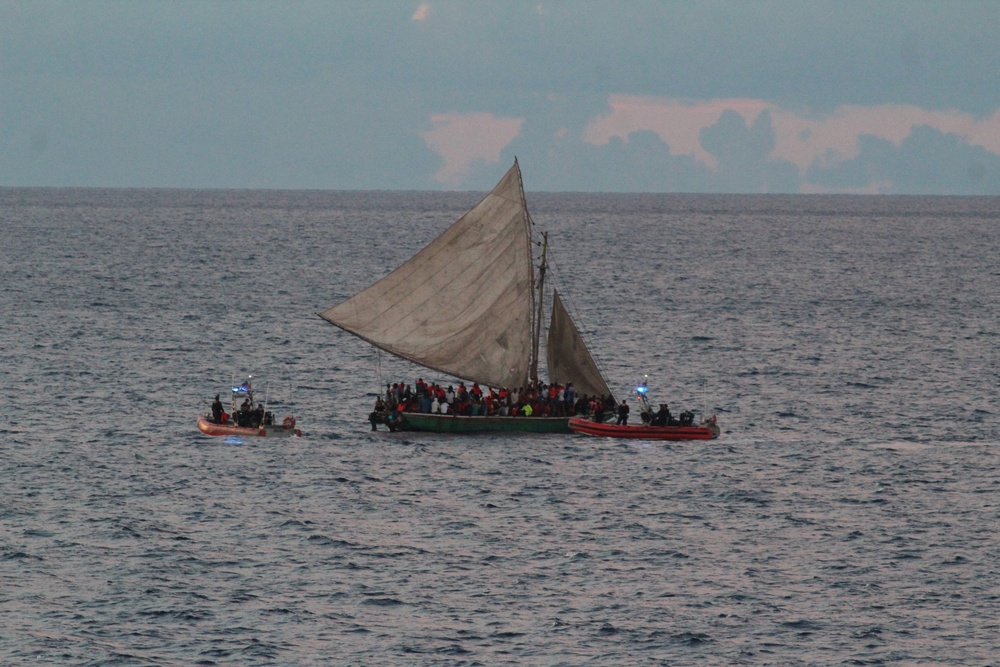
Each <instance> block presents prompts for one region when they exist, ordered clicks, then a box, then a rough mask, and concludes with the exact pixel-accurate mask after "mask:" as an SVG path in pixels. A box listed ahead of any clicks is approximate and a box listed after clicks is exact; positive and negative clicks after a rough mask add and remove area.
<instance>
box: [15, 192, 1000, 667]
mask: <svg viewBox="0 0 1000 667" xmlns="http://www.w3.org/2000/svg"><path fill="white" fill-rule="evenodd" d="M527 178H528V183H529V188H530V174H528V175H527ZM481 196H482V195H481V193H459V192H451V193H425V192H320V191H294V192H289V191H187V190H89V189H79V190H77V189H66V190H62V189H9V188H8V189H0V225H2V226H0V229H2V232H3V236H4V239H3V243H0V277H2V281H0V317H2V320H0V380H2V386H3V390H4V401H3V407H2V412H3V418H2V419H0V664H3V665H129V666H132V665H135V666H143V667H145V666H149V665H166V666H175V665H176V666H181V665H183V666H187V665H227V666H228V665H234V666H235V665H239V666H246V665H291V666H297V665H317V666H318V665H323V666H326V665H442V666H444V665H447V666H452V665H455V666H457V665H490V666H492V665H518V666H520V665H545V666H554V665H567V666H576V665H610V666H628V665H997V664H1000V657H998V656H1000V534H998V526H1000V418H998V412H1000V405H998V387H1000V261H998V258H1000V198H942V197H875V196H821V195H814V196H767V195H765V196H742V195H727V196H714V195H713V196H700V195H593V194H545V193H532V192H530V190H529V192H528V202H529V207H530V209H531V212H532V216H533V218H534V220H535V223H536V224H537V225H538V227H539V228H540V229H544V230H547V231H548V232H549V243H550V248H549V250H550V253H549V258H550V260H552V262H553V271H552V272H550V274H549V278H550V279H551V280H554V284H556V285H557V286H558V287H559V289H560V294H561V295H564V298H565V299H566V300H567V301H568V306H569V308H570V310H571V312H572V313H573V314H574V315H575V316H576V319H577V322H578V324H579V326H580V328H581V329H582V330H583V332H584V335H585V336H586V337H587V339H588V341H589V342H590V344H591V348H592V350H593V352H594V356H595V357H596V358H597V360H598V362H599V363H600V365H601V366H602V368H603V369H604V371H605V374H606V375H607V377H608V379H609V381H610V384H611V386H612V388H613V389H614V390H615V391H616V392H617V393H619V395H622V396H627V395H628V393H629V391H630V390H631V389H632V388H633V387H634V386H635V384H636V383H637V382H639V381H641V380H642V379H643V378H644V377H646V376H648V382H649V386H650V394H651V396H652V398H653V402H654V403H658V402H669V403H670V404H671V407H672V408H673V409H674V411H675V413H676V412H677V411H678V410H679V409H694V410H698V411H700V412H701V413H702V414H704V415H708V414H716V415H717V416H718V420H719V423H720V425H721V426H722V435H721V437H720V438H719V439H718V440H714V441H711V442H694V443H691V442H689V443H662V442H641V441H616V440H609V439H600V438H591V437H587V436H576V435H565V436H530V435H514V436H505V437H500V436H496V437H493V436H477V437H462V436H451V437H446V436H437V435H431V434H426V435H418V434H398V433H397V434H389V433H387V432H384V431H380V432H378V433H371V432H370V430H369V426H368V424H367V422H366V416H367V413H368V412H369V410H370V408H371V405H372V403H373V401H374V395H375V393H376V392H377V391H378V389H379V385H380V383H385V382H394V381H399V380H402V381H406V382H413V381H414V380H416V378H417V377H418V376H422V377H424V378H425V379H427V380H432V379H433V380H446V379H447V378H441V377H437V376H435V374H434V373H433V372H429V371H426V370H421V369H419V368H416V367H414V366H411V365H408V364H406V363H403V362H399V361H396V360H394V359H392V358H389V357H387V356H385V355H382V356H381V357H380V356H378V355H376V354H375V353H374V352H373V350H372V349H371V348H370V347H368V346H367V345H366V344H365V343H363V342H362V341H360V340H358V339H355V338H353V337H351V336H350V335H348V334H346V333H344V332H342V331H340V330H339V329H337V328H335V327H333V326H331V325H330V324H328V323H326V322H325V321H323V320H321V319H320V318H319V317H318V316H317V315H316V312H317V311H320V310H323V309H325V308H327V307H329V306H331V305H333V304H335V303H337V302H339V301H341V300H342V299H344V298H346V297H348V296H350V295H352V294H354V293H355V292H357V291H359V290H360V289H362V288H364V287H365V286H367V285H368V284H369V283H371V282H373V281H374V280H375V279H377V278H379V277H381V276H382V275H384V274H385V273H387V272H388V271H389V270H390V269H392V268H394V267H395V266H397V265H398V264H400V263H401V262H402V261H404V260H405V259H407V258H408V257H409V256H410V255H411V254H413V253H414V252H416V251H417V250H418V249H419V248H420V247H422V245H423V244H425V243H426V242H427V241H429V240H430V239H431V238H433V237H434V236H435V235H436V234H437V233H439V232H440V231H441V230H443V229H444V228H445V227H446V226H447V225H449V224H450V223H451V222H452V221H454V220H455V219H456V218H457V217H458V216H459V215H461V213H462V212H463V211H464V210H466V209H467V208H469V207H471V206H472V205H473V204H475V203H476V201H478V200H479V198H480V197H481ZM245 374H253V376H254V382H255V384H256V387H257V388H258V390H259V391H260V390H265V391H266V392H267V398H268V401H269V405H270V406H274V410H275V411H276V412H278V413H281V414H283V413H284V412H285V411H286V410H288V411H294V413H295V415H296V417H297V420H298V425H299V427H301V429H302V430H303V437H302V438H301V439H282V440H276V439H269V440H265V439H254V440H252V441H250V440H249V439H248V440H247V441H241V440H239V439H233V438H211V437H207V436H204V435H202V434H201V433H199V432H198V430H197V429H196V427H195V418H196V417H197V416H198V415H199V414H202V413H204V412H206V411H208V409H209V405H210V402H211V400H212V398H213V397H214V395H215V394H216V393H220V392H223V393H224V392H226V391H227V388H228V387H229V386H230V383H231V382H232V381H233V379H234V378H236V377H240V376H242V375H245Z"/></svg>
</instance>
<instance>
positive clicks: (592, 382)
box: [546, 292, 611, 396]
mask: <svg viewBox="0 0 1000 667" xmlns="http://www.w3.org/2000/svg"><path fill="white" fill-rule="evenodd" d="M546 358H547V361H548V366H549V382H552V383H559V384H561V385H565V384H567V383H568V382H572V383H573V388H574V389H575V390H576V394H577V395H578V396H582V395H584V394H586V395H588V396H610V395H611V390H610V389H609V388H608V383H607V382H605V380H604V376H603V375H602V374H601V371H600V369H599V368H598V367H597V363H596V362H595V361H594V357H593V356H592V355H591V354H590V350H588V349H587V344H586V343H584V342H583V337H582V336H581V335H580V331H579V329H577V328H576V324H574V322H573V318H571V317H570V315H569V312H568V311H567V310H566V307H565V306H563V303H562V299H560V298H559V292H553V295H552V323H551V325H549V337H548V342H547V344H546Z"/></svg>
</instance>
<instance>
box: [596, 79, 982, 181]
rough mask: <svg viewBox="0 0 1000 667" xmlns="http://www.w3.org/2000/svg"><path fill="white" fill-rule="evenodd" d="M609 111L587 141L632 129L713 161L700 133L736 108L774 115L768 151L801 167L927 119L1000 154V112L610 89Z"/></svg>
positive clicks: (748, 115)
mask: <svg viewBox="0 0 1000 667" xmlns="http://www.w3.org/2000/svg"><path fill="white" fill-rule="evenodd" d="M608 106H609V107H610V111H609V112H608V113H607V114H605V115H603V116H600V117H598V118H595V119H594V120H593V121H592V122H591V123H590V125H589V126H588V127H587V128H586V130H585V133H584V139H585V140H586V141H588V142H590V143H592V144H595V145H603V144H605V143H607V142H608V141H609V140H610V139H611V138H612V137H619V138H621V139H623V140H627V138H628V135H629V133H631V132H635V131H637V130H650V131H653V132H656V134H657V135H659V136H660V138H661V139H663V141H664V142H666V143H667V144H669V145H670V150H671V152H672V153H674V154H676V155H691V156H694V157H695V158H696V159H698V160H700V161H701V162H703V163H705V164H707V165H709V166H711V167H714V166H715V159H714V158H713V156H712V155H711V154H710V153H708V152H707V151H705V150H704V149H703V148H702V147H701V144H700V142H699V138H698V135H699V133H700V132H701V130H702V129H704V128H706V127H709V126H711V125H714V124H715V123H716V122H717V121H718V120H719V117H720V116H721V115H722V113H723V112H724V111H726V110H733V111H736V112H737V113H739V114H740V115H741V116H743V118H744V120H745V121H746V122H747V123H748V124H749V123H752V122H753V121H754V120H756V118H757V116H758V115H760V114H761V113H762V112H763V111H769V112H770V114H771V121H772V126H773V127H774V134H775V147H774V150H773V151H772V153H771V157H773V158H776V159H784V160H788V161H789V162H792V163H793V164H795V165H797V166H798V167H799V168H802V169H804V168H806V167H808V166H809V165H811V164H813V163H816V162H825V163H828V162H830V161H831V160H835V161H839V160H847V159H850V158H853V157H855V156H856V155H857V152H858V137H860V136H861V135H863V134H870V135H874V136H876V137H880V138H882V139H885V140H887V141H891V142H893V143H894V144H896V145H897V146H898V145H899V144H900V143H901V142H902V141H903V140H904V139H905V138H906V137H907V136H909V134H910V132H911V131H912V129H913V127H914V126H915V125H928V126H930V127H933V128H935V129H937V130H940V131H941V132H946V133H952V134H955V135H958V136H960V137H962V138H963V139H964V140H965V141H967V142H968V143H970V144H972V145H978V146H982V147H983V148H985V149H986V150H988V151H990V152H992V153H995V154H998V155H1000V110H998V111H997V113H995V114H994V115H993V116H991V117H989V118H985V119H978V118H976V117H975V116H972V115H970V114H966V113H962V112H959V111H954V110H944V111H931V110H927V109H920V108H918V107H913V106H907V105H890V104H885V105H879V106H872V107H863V106H842V107H839V108H837V109H836V110H835V111H834V112H833V113H831V114H828V115H826V116H817V117H806V116H802V115H799V114H797V113H795V112H794V111H790V110H787V109H782V108H780V107H777V106H774V105H772V104H768V103H766V102H764V101H762V100H754V99H740V98H733V99H718V100H705V101H693V100H677V99H668V98H657V97H640V96H629V95H614V96H612V97H611V98H610V99H609V101H608Z"/></svg>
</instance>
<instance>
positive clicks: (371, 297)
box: [320, 160, 534, 387]
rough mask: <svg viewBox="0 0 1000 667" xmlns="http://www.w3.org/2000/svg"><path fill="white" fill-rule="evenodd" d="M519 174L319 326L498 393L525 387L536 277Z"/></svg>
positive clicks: (514, 173)
mask: <svg viewBox="0 0 1000 667" xmlns="http://www.w3.org/2000/svg"><path fill="white" fill-rule="evenodd" d="M530 225H531V223H530V220H529V218H528V213H527V209H526V207H525V203H524V193H523V190H522V185H521V170H520V167H518V164H517V161H516V160H515V162H514V165H513V166H512V167H511V168H510V170H509V171H508V172H507V174H506V175H505V176H504V177H503V179H501V181H500V182H499V183H498V184H497V186H496V187H495V188H493V191H492V192H490V193H489V194H488V195H486V197H485V198H483V200H482V201H480V202H479V203H478V204H476V206H474V207H473V208H472V209H471V210H469V211H468V212H467V213H466V214H465V215H463V216H462V217H461V218H459V219H458V220H457V221H456V222H455V223H454V224H453V225H452V226H451V227H449V228H448V229H446V230H445V231H444V232H443V233H442V234H441V235H440V236H438V237H437V238H436V239H434V240H433V241H432V242H431V243H430V245H428V246H427V247H425V248H424V249H423V250H421V251H420V252H418V253H417V254H416V255H414V256H413V257H412V258H411V259H410V260H409V261H407V262H406V263H405V264H403V265H402V266H400V267H399V268H398V269H396V270H395V271H393V272H392V273H390V274H389V275H387V276H385V277H384V278H382V279H381V280H379V281H378V282H377V283H375V284H374V285H372V286H371V287H369V288H368V289H366V290H364V291H362V292H360V293H358V294H356V295H355V296H353V297H351V298H350V299H348V300H346V301H344V302H342V303H340V304H338V305H336V306H333V307H332V308H329V309H328V310H325V311H323V312H322V313H320V317H322V318H323V319H325V320H327V321H329V322H331V323H332V324H335V325H337V326H338V327H340V328H341V329H344V330H345V331H348V332H350V333H352V334H354V335H356V336H358V337H360V338H362V339H364V340H366V341H368V342H369V343H371V344H372V345H374V346H376V347H378V348H380V349H383V350H385V351H387V352H389V353H391V354H394V355H396V356H399V357H403V358H405V359H409V360H411V361H413V362H415V363H417V364H420V365H422V366H425V367H427V368H432V369H435V370H438V371H441V372H443V373H447V374H449V375H452V376H454V377H457V378H462V379H464V380H469V381H473V382H478V383H480V384H483V385H486V386H491V387H517V386H521V385H523V384H524V383H525V382H527V380H528V379H529V378H528V375H529V372H530V371H529V368H530V357H531V353H532V337H533V325H532V312H533V304H534V289H533V287H534V285H533V283H534V269H533V265H532V259H531V229H530Z"/></svg>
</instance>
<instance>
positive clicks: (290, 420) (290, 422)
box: [281, 417, 295, 428]
mask: <svg viewBox="0 0 1000 667" xmlns="http://www.w3.org/2000/svg"><path fill="white" fill-rule="evenodd" d="M281 425H282V426H284V427H285V428H295V417H285V420H284V421H283V422H281Z"/></svg>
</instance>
